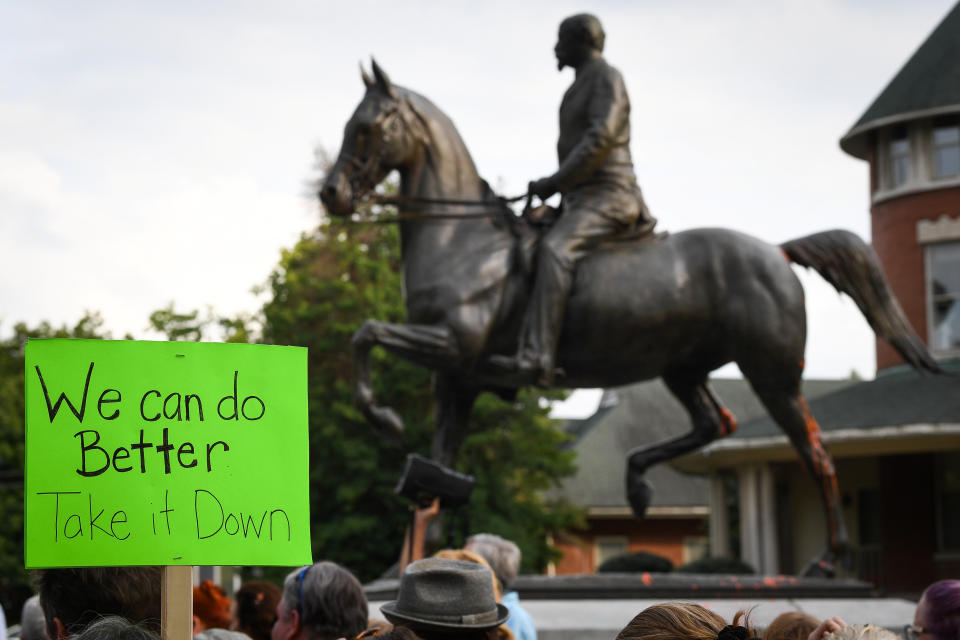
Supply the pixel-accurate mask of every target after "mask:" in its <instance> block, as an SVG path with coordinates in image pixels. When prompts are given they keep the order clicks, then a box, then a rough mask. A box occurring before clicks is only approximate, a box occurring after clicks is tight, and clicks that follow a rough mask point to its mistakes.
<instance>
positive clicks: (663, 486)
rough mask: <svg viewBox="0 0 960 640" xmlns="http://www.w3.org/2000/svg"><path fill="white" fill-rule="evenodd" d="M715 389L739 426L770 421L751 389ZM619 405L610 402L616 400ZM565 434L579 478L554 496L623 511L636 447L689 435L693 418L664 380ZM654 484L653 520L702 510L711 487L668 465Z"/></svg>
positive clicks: (627, 393)
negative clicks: (764, 418) (678, 511)
mask: <svg viewBox="0 0 960 640" xmlns="http://www.w3.org/2000/svg"><path fill="white" fill-rule="evenodd" d="M854 382H855V381H853V380H807V381H805V382H804V393H805V394H806V395H807V397H816V396H819V395H822V394H824V393H828V392H830V391H834V390H836V389H838V388H842V387H844V386H847V385H850V384H853V383H854ZM710 384H711V387H712V388H713V390H714V392H715V393H716V394H717V396H718V397H719V398H720V400H721V402H722V403H723V404H724V405H725V406H726V407H727V408H728V409H730V411H732V412H733V414H734V415H735V416H736V418H737V420H738V421H740V422H741V423H744V422H749V421H751V420H753V419H755V418H758V417H760V416H762V415H766V414H765V411H764V408H763V406H762V405H761V404H760V401H759V400H758V399H757V397H756V396H755V395H754V394H753V391H752V390H751V389H750V385H749V384H748V383H747V382H746V381H745V380H742V379H714V380H711V381H710ZM614 394H615V395H616V397H617V401H616V402H613V401H612V395H614ZM565 430H566V431H567V432H568V433H571V434H572V435H574V437H575V438H576V440H575V441H574V442H573V444H572V445H571V446H572V447H573V448H574V449H575V450H576V452H577V466H578V470H577V473H576V474H575V475H574V476H572V477H570V478H568V479H567V480H566V481H565V482H564V483H563V485H562V486H561V487H560V488H559V489H557V490H554V491H553V492H551V495H554V496H556V497H561V496H562V497H564V498H566V499H567V500H569V501H571V502H573V503H575V504H578V505H580V506H584V507H588V508H591V507H592V508H594V509H596V508H602V509H620V510H622V509H625V508H628V507H629V505H628V503H627V499H626V488H625V480H624V478H625V474H626V460H627V458H626V456H627V452H628V451H629V450H630V449H633V448H634V447H639V446H643V445H645V444H650V443H653V442H658V441H662V440H666V439H668V438H673V437H677V436H680V435H682V434H684V433H686V432H687V431H689V430H690V417H689V415H688V414H687V412H686V410H685V409H684V408H683V406H682V405H681V404H680V403H679V402H678V401H677V400H676V398H674V397H673V395H672V394H671V393H670V391H669V390H668V389H667V388H666V386H665V385H664V384H663V382H661V381H660V380H653V381H649V382H642V383H639V384H634V385H630V386H627V387H618V388H616V389H611V390H607V391H606V392H605V397H604V400H603V401H601V408H600V409H599V410H598V411H597V412H596V413H595V414H594V415H592V416H590V417H589V418H587V419H585V420H569V421H567V423H566V425H565ZM647 479H648V480H649V481H650V482H651V483H652V484H653V487H654V494H653V501H652V503H651V507H652V509H651V511H652V514H655V513H656V512H657V510H658V509H661V510H669V509H677V508H690V507H704V506H706V505H708V504H709V502H710V501H709V483H708V481H707V479H706V478H704V477H702V476H696V475H690V474H686V473H682V472H680V471H677V470H676V469H674V468H673V467H671V466H670V465H668V464H661V465H657V466H655V467H653V468H652V469H650V471H648V472H647Z"/></svg>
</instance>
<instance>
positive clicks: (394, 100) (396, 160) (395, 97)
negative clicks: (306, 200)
mask: <svg viewBox="0 0 960 640" xmlns="http://www.w3.org/2000/svg"><path fill="white" fill-rule="evenodd" d="M360 73H361V76H362V77H363V83H364V84H365V85H366V87H367V91H366V93H365V94H364V96H363V100H361V101H360V104H359V105H358V106H357V109H356V111H354V112H353V116H351V118H350V120H349V121H348V122H347V126H346V127H345V128H344V131H343V145H342V146H341V147H340V155H339V156H337V161H336V162H335V163H334V165H333V167H332V168H331V169H330V172H329V173H328V174H327V177H326V179H325V180H324V182H323V186H322V187H321V188H320V194H319V195H320V200H321V201H322V202H323V204H324V205H325V206H326V207H327V210H328V211H329V212H330V213H332V214H333V215H338V216H346V215H350V214H351V213H353V211H354V208H355V203H356V201H357V199H359V198H361V197H363V196H365V195H367V194H368V193H370V191H372V190H373V189H374V187H376V186H377V185H378V184H380V182H381V181H383V179H384V178H386V177H387V174H388V173H390V171H391V170H393V169H398V168H402V167H404V166H407V165H409V164H410V163H411V162H413V160H414V158H415V157H416V154H417V149H418V148H419V146H420V145H419V144H418V142H419V141H421V140H422V137H423V136H422V127H421V126H420V124H419V121H418V119H417V116H416V114H415V112H414V111H413V109H412V108H411V105H410V102H409V100H408V99H407V97H406V92H405V91H404V90H403V89H400V88H399V87H395V86H394V85H393V84H392V83H391V82H390V78H388V77H387V74H386V73H384V71H383V69H381V68H380V66H379V65H378V64H377V62H376V60H374V61H373V75H374V77H373V78H371V77H370V76H369V75H367V73H366V72H365V71H364V70H363V68H362V67H361V69H360Z"/></svg>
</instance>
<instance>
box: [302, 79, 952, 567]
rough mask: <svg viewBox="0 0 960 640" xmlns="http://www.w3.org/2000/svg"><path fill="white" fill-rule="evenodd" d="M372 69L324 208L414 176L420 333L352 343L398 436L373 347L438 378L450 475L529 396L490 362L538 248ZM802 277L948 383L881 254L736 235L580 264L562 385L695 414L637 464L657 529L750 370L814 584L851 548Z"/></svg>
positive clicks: (601, 253) (450, 141) (818, 239)
mask: <svg viewBox="0 0 960 640" xmlns="http://www.w3.org/2000/svg"><path fill="white" fill-rule="evenodd" d="M372 71H373V77H372V78H371V77H370V76H369V75H368V74H367V73H366V72H365V71H363V70H362V69H361V75H362V77H363V81H364V84H365V85H366V93H365V94H364V96H363V99H362V100H361V102H360V104H359V105H358V106H357V108H356V110H355V111H354V113H353V116H352V117H351V118H350V120H349V121H348V122H347V124H346V127H345V130H344V137H343V145H342V147H341V149H340V154H339V156H338V157H337V159H336V162H335V163H334V165H333V166H332V168H331V169H330V171H329V172H328V174H327V175H326V178H325V180H324V182H323V184H322V186H321V188H320V193H319V196H320V199H321V200H322V202H323V204H324V205H325V206H326V208H327V210H328V211H329V212H330V213H331V214H332V215H335V216H350V215H352V214H353V213H354V212H355V210H356V208H357V204H358V202H361V201H363V199H364V198H369V197H370V196H371V194H372V193H373V191H374V189H375V187H376V186H377V185H378V184H379V183H380V182H381V181H383V179H384V178H385V177H386V176H387V174H388V173H390V172H391V171H392V170H397V171H398V172H399V176H400V188H399V195H398V196H396V197H395V200H394V202H396V203H398V204H399V210H400V214H399V215H398V216H397V223H398V224H399V225H400V238H401V250H402V257H403V282H404V287H405V302H406V308H407V316H408V317H407V322H406V323H405V324H394V323H387V322H379V321H376V320H367V321H366V322H364V323H363V324H362V325H361V326H360V328H359V330H358V331H357V332H356V334H355V335H354V337H353V340H352V348H353V355H354V359H355V381H354V384H355V394H356V402H357V405H358V407H359V408H360V409H361V411H362V412H363V414H364V415H365V416H366V417H367V419H368V420H369V421H370V422H372V423H373V424H374V425H376V426H377V427H379V428H381V429H385V430H387V431H388V432H389V431H393V432H399V431H400V430H402V428H403V423H402V421H401V420H400V418H399V417H398V416H397V415H396V413H395V412H394V411H393V410H392V409H390V408H389V407H383V406H378V405H377V404H376V402H375V399H374V397H373V391H372V387H371V382H370V358H369V356H370V351H371V349H373V348H374V347H376V346H380V347H383V348H384V349H386V350H388V351H389V352H391V353H393V354H395V355H398V356H400V357H402V358H406V359H408V360H410V361H412V362H415V363H418V364H420V365H422V366H424V367H428V368H430V369H433V370H434V371H435V372H436V401H437V415H436V433H435V436H434V441H433V450H432V455H433V457H434V458H435V459H436V460H438V461H440V462H441V463H443V464H446V465H452V464H453V462H454V459H455V457H456V454H457V449H458V447H459V446H460V445H461V443H462V442H463V439H464V436H465V435H466V433H467V429H468V421H469V417H470V412H471V409H472V407H473V404H474V401H475V399H476V397H477V395H478V394H479V393H481V392H483V391H491V392H495V393H498V394H500V395H501V396H504V397H510V396H511V394H515V393H516V390H517V388H518V387H520V386H523V384H524V382H518V381H515V380H511V379H510V377H509V375H504V373H503V372H502V371H501V370H497V369H494V368H491V367H490V366H489V365H488V364H487V361H488V359H489V358H490V357H491V356H492V355H494V354H512V353H513V352H514V351H515V350H516V346H517V335H518V331H519V326H520V322H521V319H522V316H523V312H524V303H525V299H526V296H527V295H528V291H529V289H530V287H531V284H532V282H531V275H530V273H529V269H524V268H523V265H524V264H530V260H529V255H530V253H531V252H532V251H535V250H536V242H537V237H538V232H537V229H536V225H534V224H532V223H528V222H527V221H525V220H523V219H521V218H518V217H517V216H516V215H515V214H514V213H513V212H512V210H511V209H510V208H509V207H508V206H507V204H506V202H505V201H504V200H503V199H502V198H498V197H497V196H496V195H495V194H494V193H493V192H492V191H491V189H490V187H489V186H488V185H487V183H486V182H485V181H484V180H483V179H481V178H480V176H479V175H478V174H477V170H476V167H475V165H474V163H473V160H472V159H471V157H470V154H469V153H468V151H467V147H466V146H465V145H464V143H463V140H462V139H461V137H460V135H459V133H458V132H457V130H456V128H455V127H454V125H453V122H451V120H450V119H449V118H448V117H447V116H446V115H445V114H444V113H443V112H442V111H440V110H439V109H438V108H437V107H436V106H435V105H434V104H433V103H431V102H430V101H429V100H428V99H426V98H424V97H423V96H421V95H419V94H417V93H414V92H413V91H410V90H408V89H404V88H402V87H400V86H397V85H394V84H393V83H392V82H391V81H390V79H389V78H388V77H387V74H386V73H384V71H383V70H382V69H381V68H380V67H379V66H378V65H377V63H376V61H374V62H373V66H372ZM478 207H481V208H480V209H478ZM791 263H793V264H799V265H802V266H805V267H812V268H813V269H815V270H816V271H817V272H818V273H819V274H820V275H821V276H822V277H823V278H824V279H826V280H827V281H828V282H830V283H831V284H832V285H833V286H834V287H836V288H837V289H838V291H841V292H843V293H846V294H847V295H849V296H850V297H851V298H852V299H853V300H854V301H855V302H856V304H857V306H858V307H859V308H860V310H861V312H862V313H863V314H864V316H865V317H866V319H867V321H868V322H869V323H870V326H871V327H872V328H873V330H874V331H875V332H876V334H877V335H879V336H880V337H882V338H884V339H885V340H887V341H888V342H889V343H890V344H891V345H892V346H893V347H894V348H896V350H897V351H898V352H899V353H900V355H901V356H903V358H904V360H905V361H906V362H908V363H910V364H911V365H912V366H913V367H914V368H916V369H918V370H926V371H931V372H940V371H941V369H940V367H939V366H938V365H937V363H936V361H935V360H934V359H933V358H932V357H931V356H930V354H929V352H928V351H927V349H926V347H925V346H924V344H923V342H922V341H921V340H920V339H919V338H918V337H917V335H916V334H915V333H914V332H913V330H912V329H911V327H910V325H909V323H908V321H907V319H906V317H905V316H904V314H903V311H902V309H901V308H900V305H899V304H898V302H897V301H896V299H895V297H894V295H893V293H892V292H891V290H890V288H889V286H888V284H887V282H886V280H885V278H884V275H883V272H882V270H881V268H880V266H879V263H878V261H877V258H876V255H875V254H874V253H873V250H872V249H871V248H870V247H869V246H868V245H866V244H865V243H864V242H863V241H862V240H860V239H859V237H857V236H856V235H854V234H852V233H849V232H846V231H828V232H823V233H817V234H814V235H811V236H807V237H804V238H800V239H797V240H791V241H789V242H786V243H784V244H782V245H780V246H774V245H770V244H767V243H765V242H762V241H760V240H758V239H756V238H753V237H750V236H748V235H745V234H743V233H739V232H736V231H732V230H727V229H693V230H689V231H683V232H680V233H672V234H661V235H659V236H655V237H653V238H649V237H648V238H646V239H642V240H636V241H631V240H629V239H624V240H621V241H615V242H607V243H605V244H603V245H602V246H598V247H597V248H596V250H595V251H594V252H593V253H592V254H591V255H589V256H587V257H585V258H584V259H583V260H581V261H580V262H579V264H578V266H577V269H576V276H575V284H574V287H573V290H572V293H571V295H570V298H569V300H568V302H567V307H566V312H565V318H564V323H563V330H562V335H561V338H560V342H559V346H558V349H557V363H558V366H559V367H560V368H561V370H562V371H563V373H564V375H563V376H562V377H561V378H559V379H558V380H557V386H561V387H565V388H578V387H611V386H619V385H626V384H629V383H633V382H638V381H642V380H648V379H652V378H655V377H657V376H660V377H662V378H663V381H664V382H665V383H666V386H667V388H669V390H670V391H671V393H673V395H674V396H676V398H677V399H678V400H679V401H680V402H681V404H682V405H683V406H684V407H685V408H686V410H687V411H688V412H689V414H690V419H691V423H692V428H691V430H690V431H689V433H686V434H685V435H681V436H679V437H676V438H673V439H670V440H667V441H664V442H659V443H656V444H653V445H649V446H644V447H640V448H637V449H634V450H632V451H630V452H629V453H628V465H627V478H626V481H627V482H626V484H627V496H628V498H629V501H630V504H631V507H632V509H633V511H634V513H635V514H636V515H637V517H642V515H643V513H644V511H645V509H646V507H647V506H648V504H649V502H650V497H651V491H652V488H651V487H650V485H649V483H648V482H647V481H646V480H645V479H644V472H645V471H646V470H647V469H648V468H649V467H650V466H651V465H654V464H657V463H660V462H663V461H666V460H669V459H671V458H674V457H676V456H679V455H681V454H684V453H687V452H690V451H693V450H696V449H699V448H700V447H703V446H705V445H707V444H709V443H710V442H712V441H714V440H715V439H717V438H720V437H723V436H726V435H729V434H730V433H731V432H733V431H734V429H735V428H736V421H735V419H734V416H733V415H732V414H731V413H730V411H728V410H727V409H726V408H724V407H723V405H722V404H721V403H720V400H719V399H718V398H717V397H716V396H715V395H714V393H713V392H712V391H711V389H710V386H709V385H708V382H707V377H708V375H709V373H710V372H711V371H713V370H714V369H716V368H718V367H720V366H722V365H724V364H726V363H728V362H736V363H737V365H738V366H739V367H740V371H742V372H743V375H744V376H745V377H746V379H747V380H748V381H749V382H750V385H751V387H752V388H753V390H754V392H755V393H756V394H757V396H759V398H760V400H761V401H762V402H763V405H764V406H765V408H766V409H767V411H768V412H769V414H770V416H771V417H772V418H773V419H774V420H775V421H776V423H777V424H778V425H779V426H780V427H781V428H782V429H783V431H784V432H785V433H786V434H787V436H788V437H789V438H790V441H791V442H792V444H793V445H794V447H795V448H796V450H797V453H798V454H799V456H800V458H801V459H802V460H803V463H804V465H805V466H806V469H807V470H808V471H809V473H810V474H811V475H812V476H813V479H814V481H815V483H816V485H817V487H818V490H819V496H820V499H821V501H822V503H823V507H824V510H825V511H826V516H827V518H826V521H827V547H826V549H825V551H824V552H823V553H822V554H821V555H820V556H819V557H818V558H815V559H814V560H813V561H812V562H811V564H810V565H809V567H808V572H811V573H814V574H816V573H817V571H829V564H830V563H831V562H832V561H833V560H834V559H835V558H836V556H837V554H839V553H841V552H843V551H845V550H846V548H847V545H848V538H847V533H846V529H845V525H844V521H843V516H842V512H841V502H840V496H839V492H838V488H837V479H836V475H835V472H834V466H833V462H832V460H831V457H830V454H829V453H828V452H827V450H826V449H825V448H824V446H823V444H822V442H821V438H820V428H819V426H818V425H817V422H816V421H815V419H814V417H813V416H812V415H811V413H810V410H809V409H808V407H807V403H806V401H805V400H804V398H803V396H802V395H801V391H800V379H801V375H802V373H803V367H804V348H805V342H806V314H805V310H804V294H803V289H802V287H801V284H800V281H799V280H798V278H797V276H796V275H795V274H794V272H793V269H792V268H791ZM638 427H642V423H641V424H639V425H638Z"/></svg>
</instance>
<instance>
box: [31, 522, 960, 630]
mask: <svg viewBox="0 0 960 640" xmlns="http://www.w3.org/2000/svg"><path fill="white" fill-rule="evenodd" d="M519 566H520V550H519V549H518V548H517V546H516V545H515V544H513V543H512V542H510V541H507V540H504V539H503V538H500V537H499V536H494V535H489V534H481V535H477V536H473V537H472V538H470V539H469V540H468V543H467V545H466V547H465V548H464V549H447V550H443V551H440V552H438V553H437V554H435V555H434V556H433V557H430V558H425V559H421V560H417V561H416V562H413V563H411V564H409V565H407V566H406V568H405V569H404V571H403V575H402V577H401V579H400V584H399V588H398V591H397V599H396V600H394V601H392V602H388V603H386V604H384V605H382V607H381V613H382V615H383V616H384V617H385V618H386V620H382V619H379V618H377V617H371V612H370V611H369V610H368V603H367V598H366V596H365V594H364V591H363V588H362V587H361V585H360V582H359V581H358V580H357V578H356V577H355V576H354V575H353V574H352V573H351V572H350V571H349V570H347V569H346V568H344V567H342V566H340V565H338V564H336V563H334V562H327V561H323V562H317V563H314V564H312V565H308V566H305V567H302V568H299V569H296V570H294V571H292V572H290V573H289V574H288V575H287V576H286V578H285V580H284V581H283V585H282V586H277V585H275V584H272V583H270V582H264V581H251V582H247V583H244V584H243V585H242V586H241V587H240V589H239V590H238V591H237V592H236V593H235V594H234V596H233V597H232V598H231V597H228V595H227V593H226V592H225V591H224V590H223V589H222V588H220V587H219V586H217V585H215V584H214V583H212V582H210V581H204V582H202V583H201V584H200V585H198V586H196V587H194V591H193V634H194V640H364V639H366V638H370V637H372V636H376V637H377V639H376V640H537V631H536V628H535V625H534V621H533V619H532V618H531V617H530V615H529V614H528V613H527V612H526V611H524V609H523V607H522V606H521V605H520V603H519V598H518V597H517V594H516V591H515V590H512V589H511V586H512V583H513V580H514V579H515V578H516V575H517V571H518V569H519ZM160 584H161V574H160V569H159V568H158V567H103V568H83V569H48V570H42V571H39V572H37V586H38V588H39V594H38V595H37V596H34V597H33V598H31V599H29V600H28V601H27V602H26V603H25V604H24V606H23V612H22V616H21V626H20V636H19V637H20V639H21V640H68V639H70V640H158V638H159V631H160V628H159V627H160V600H161V597H160ZM902 636H903V637H904V639H905V640H960V580H941V581H939V582H936V583H934V584H932V585H931V586H930V587H928V588H927V589H926V590H925V591H924V592H923V595H922V597H921V598H920V601H919V602H918V604H917V608H916V614H915V617H914V620H913V623H912V624H909V625H907V626H906V627H905V628H904V629H903V632H902ZM898 637H899V636H898V635H896V634H893V633H891V632H890V631H888V630H886V629H882V628H880V627H875V626H872V625H847V624H846V623H845V622H844V621H843V620H841V619H840V618H837V617H833V618H828V619H826V620H818V619H816V618H813V617H811V616H809V615H806V614H803V613H798V612H792V613H784V614H782V615H780V616H779V617H777V618H776V619H774V620H773V621H772V622H771V623H770V624H768V625H767V626H766V628H765V629H764V630H763V633H762V634H760V633H758V630H756V629H755V628H754V626H753V625H752V624H751V621H750V615H749V612H743V611H741V612H739V613H738V614H737V615H736V616H735V617H734V619H733V620H730V621H726V620H724V619H723V618H722V617H721V616H719V615H718V614H717V613H715V612H713V611H711V610H710V609H708V608H705V607H703V606H701V605H698V604H692V603H686V602H668V603H663V604H657V605H654V606H651V607H648V608H646V609H644V610H643V611H641V612H640V613H638V614H637V615H636V617H634V618H633V619H632V620H631V621H630V622H629V623H628V624H627V625H626V626H625V627H624V628H623V629H622V630H621V631H620V633H619V634H618V635H617V636H616V640H896V639H897V638H898Z"/></svg>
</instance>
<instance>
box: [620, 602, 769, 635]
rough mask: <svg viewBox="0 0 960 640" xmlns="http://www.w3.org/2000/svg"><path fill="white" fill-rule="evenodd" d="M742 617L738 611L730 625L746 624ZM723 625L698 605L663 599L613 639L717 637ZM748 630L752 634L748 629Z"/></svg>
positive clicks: (637, 617) (639, 614) (720, 619)
mask: <svg viewBox="0 0 960 640" xmlns="http://www.w3.org/2000/svg"><path fill="white" fill-rule="evenodd" d="M743 617H744V616H743V612H740V613H738V614H737V615H736V617H735V618H734V620H733V624H734V625H738V624H744V626H748V625H746V624H745V623H743V622H742V619H743ZM726 626H727V623H726V621H725V620H724V619H723V618H721V617H720V616H719V615H717V614H716V613H714V612H713V611H710V610H709V609H706V608H704V607H702V606H700V605H698V604H690V603H686V602H665V603H663V604H656V605H653V606H652V607H647V608H646V609H644V610H643V611H641V612H640V613H638V614H637V615H636V616H635V617H634V618H633V620H631V621H630V622H629V623H628V624H627V626H625V627H624V628H623V629H622V630H621V631H620V633H618V634H617V638H616V640H717V634H719V633H720V632H721V631H723V629H724V627H726ZM748 633H749V634H750V635H751V636H752V635H753V633H752V632H751V631H749V629H748Z"/></svg>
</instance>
